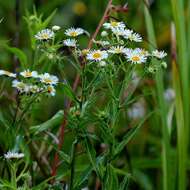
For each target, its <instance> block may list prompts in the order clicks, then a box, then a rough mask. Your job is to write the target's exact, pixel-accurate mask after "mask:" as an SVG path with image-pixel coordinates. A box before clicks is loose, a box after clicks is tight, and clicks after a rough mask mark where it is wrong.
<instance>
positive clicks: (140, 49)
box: [135, 48, 150, 57]
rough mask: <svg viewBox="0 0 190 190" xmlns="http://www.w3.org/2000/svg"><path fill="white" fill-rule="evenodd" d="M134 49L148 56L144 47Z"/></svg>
mask: <svg viewBox="0 0 190 190" xmlns="http://www.w3.org/2000/svg"><path fill="white" fill-rule="evenodd" d="M135 50H136V51H138V52H139V53H140V54H141V55H144V56H146V57H148V56H150V53H149V52H148V51H146V50H145V49H142V48H136V49H135Z"/></svg>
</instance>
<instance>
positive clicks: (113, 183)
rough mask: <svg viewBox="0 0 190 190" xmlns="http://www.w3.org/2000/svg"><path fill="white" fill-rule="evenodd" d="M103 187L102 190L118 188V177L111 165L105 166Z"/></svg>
mask: <svg viewBox="0 0 190 190" xmlns="http://www.w3.org/2000/svg"><path fill="white" fill-rule="evenodd" d="M104 185H105V188H104V189H109V190H116V189H118V188H119V184H118V177H117V174H116V172H115V171H114V167H113V166H112V165H111V164H109V165H108V166H107V171H106V179H105V183H104Z"/></svg>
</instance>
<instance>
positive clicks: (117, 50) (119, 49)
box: [108, 46, 130, 54]
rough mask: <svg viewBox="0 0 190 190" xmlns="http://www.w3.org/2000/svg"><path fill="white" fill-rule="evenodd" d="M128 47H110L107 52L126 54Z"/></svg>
mask: <svg viewBox="0 0 190 190" xmlns="http://www.w3.org/2000/svg"><path fill="white" fill-rule="evenodd" d="M129 51H130V49H128V48H125V47H124V46H116V47H111V48H110V49H109V50H108V52H109V53H112V54H127V53H128V52H129Z"/></svg>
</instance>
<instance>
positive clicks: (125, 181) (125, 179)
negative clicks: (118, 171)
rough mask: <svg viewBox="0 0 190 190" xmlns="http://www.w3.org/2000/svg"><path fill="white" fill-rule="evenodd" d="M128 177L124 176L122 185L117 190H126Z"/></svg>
mask: <svg viewBox="0 0 190 190" xmlns="http://www.w3.org/2000/svg"><path fill="white" fill-rule="evenodd" d="M129 178H130V176H129V175H126V176H125V177H124V179H123V181H122V183H121V184H120V187H119V190H127V189H128V186H129Z"/></svg>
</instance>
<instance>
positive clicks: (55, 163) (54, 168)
mask: <svg viewBox="0 0 190 190" xmlns="http://www.w3.org/2000/svg"><path fill="white" fill-rule="evenodd" d="M111 5H112V0H109V2H108V4H107V7H106V10H105V12H104V15H103V17H102V19H101V20H100V22H99V24H98V27H97V28H96V31H95V33H94V34H93V35H92V38H91V39H90V41H89V43H88V48H89V49H90V48H91V47H92V44H93V40H94V39H95V38H96V36H97V35H98V33H99V31H100V29H101V27H102V25H103V24H104V22H105V20H106V19H107V18H108V16H109V12H110V9H111ZM81 66H82V64H81ZM79 82H80V75H79V74H77V76H76V78H75V81H74V83H73V92H75V91H76V89H77V87H78V85H79ZM71 104H72V101H71V100H68V103H67V105H66V108H65V111H64V119H63V122H62V124H61V127H60V132H59V144H58V151H59V150H61V148H62V146H63V142H64V132H65V127H66V125H67V117H68V113H69V110H70V107H71ZM58 164H59V154H58V152H56V153H55V156H54V161H53V166H52V173H51V175H52V176H56V173H57V168H58Z"/></svg>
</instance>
